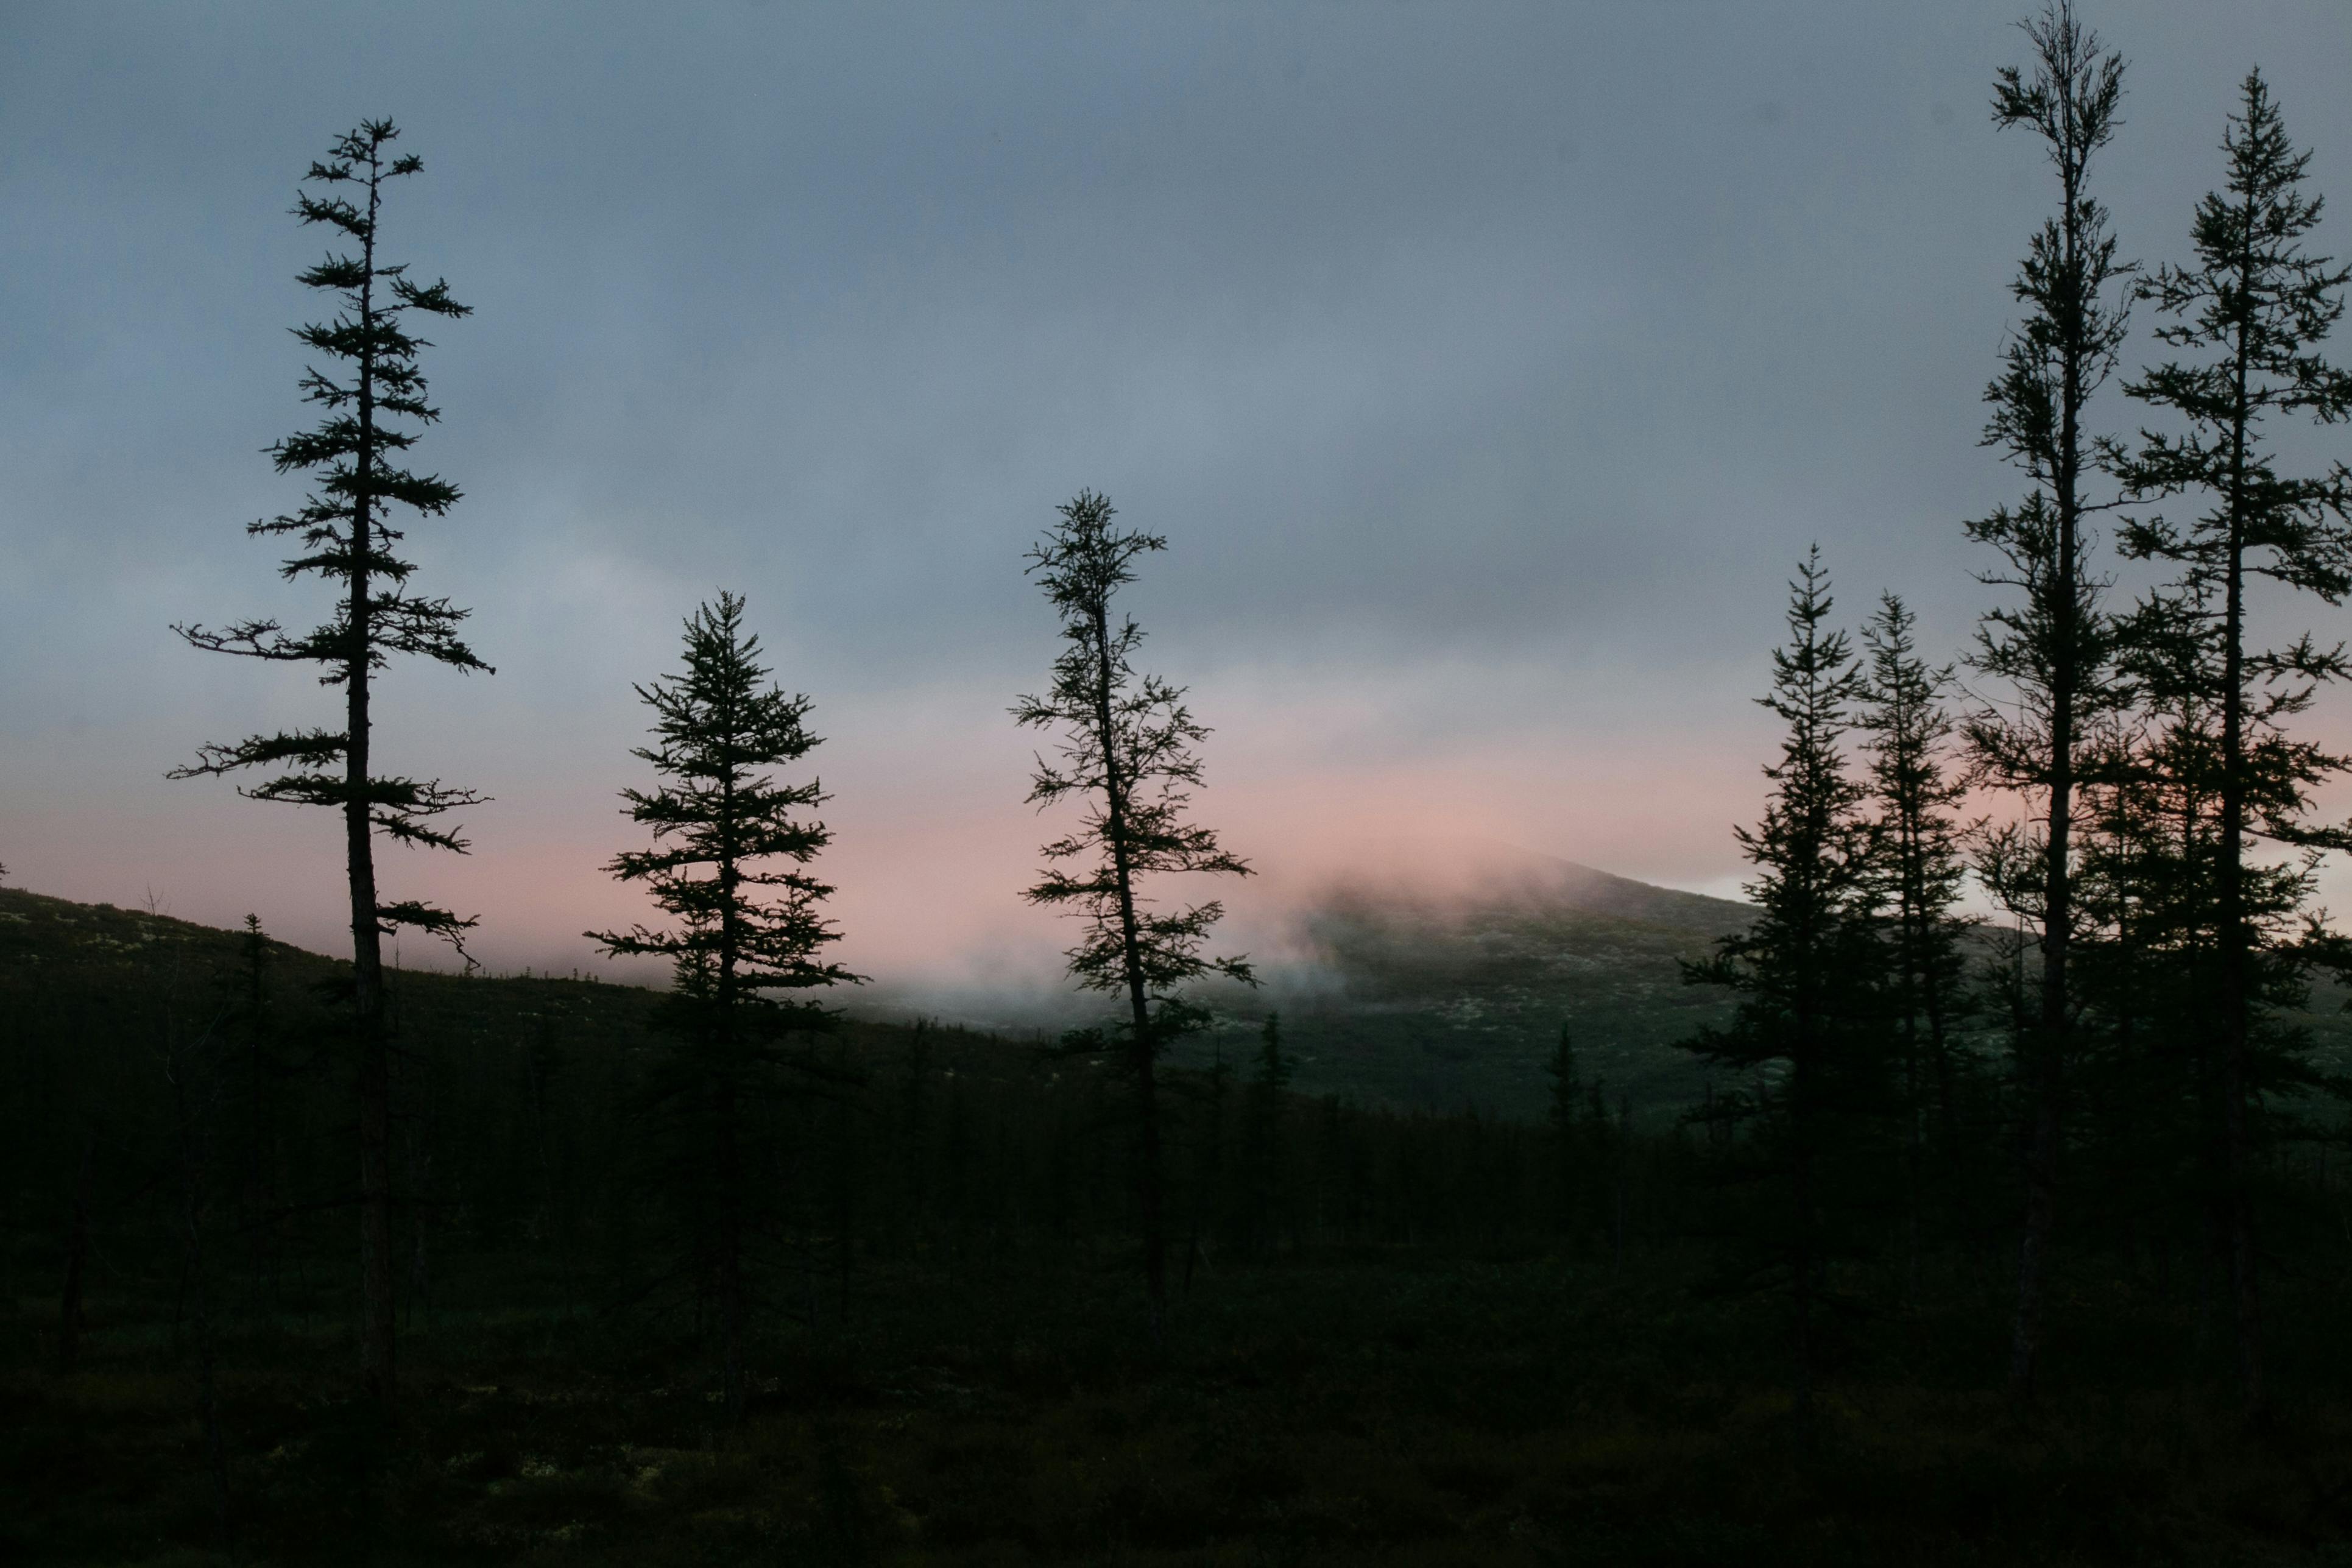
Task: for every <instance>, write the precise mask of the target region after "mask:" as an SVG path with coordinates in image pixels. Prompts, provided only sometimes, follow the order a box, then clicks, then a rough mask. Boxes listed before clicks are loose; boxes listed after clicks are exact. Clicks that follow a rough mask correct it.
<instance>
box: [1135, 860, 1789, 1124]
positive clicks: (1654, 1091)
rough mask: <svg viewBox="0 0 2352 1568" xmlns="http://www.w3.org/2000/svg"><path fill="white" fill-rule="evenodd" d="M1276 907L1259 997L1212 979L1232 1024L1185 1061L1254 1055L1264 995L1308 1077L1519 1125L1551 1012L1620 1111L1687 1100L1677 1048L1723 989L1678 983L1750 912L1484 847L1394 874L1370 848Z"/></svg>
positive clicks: (1305, 1085)
mask: <svg viewBox="0 0 2352 1568" xmlns="http://www.w3.org/2000/svg"><path fill="white" fill-rule="evenodd" d="M1288 901H1289V903H1290V914H1289V917H1288V918H1289V921H1290V931H1289V935H1290V938H1291V941H1290V943H1289V952H1288V954H1287V956H1286V957H1285V958H1283V959H1278V960H1277V961H1276V962H1275V963H1271V964H1269V965H1268V966H1267V974H1268V984H1267V985H1266V987H1265V991H1264V992H1263V993H1261V994H1257V995H1255V996H1249V995H1246V994H1237V993H1235V992H1223V993H1220V994H1219V995H1218V1000H1219V1002H1220V1003H1221V1005H1223V1006H1224V1007H1225V1008H1226V1009H1228V1010H1229V1014H1230V1015H1231V1016H1232V1020H1233V1021H1232V1022H1231V1023H1230V1024H1229V1025H1228V1026H1226V1027H1225V1028H1223V1029H1222V1030H1221V1031H1219V1032H1218V1033H1216V1034H1214V1035H1212V1036H1210V1037H1206V1038H1204V1039H1202V1040H1196V1041H1192V1042H1189V1043H1188V1044H1187V1046H1186V1047H1185V1048H1184V1049H1183V1050H1182V1051H1181V1053H1180V1054H1179V1060H1180V1061H1181V1062H1183V1063H1184V1064H1186V1065H1194V1066H1197V1065H1202V1064H1203V1063H1205V1062H1206V1061H1208V1060H1210V1059H1211V1058H1213V1057H1214V1055H1215V1054H1216V1053H1217V1052H1218V1051H1219V1050H1222V1051H1223V1053H1224V1055H1225V1057H1226V1058H1227V1059H1228V1060H1234V1059H1235V1058H1240V1057H1245V1056H1247V1055H1248V1054H1249V1053H1251V1052H1252V1051H1254V1050H1255V1038H1254V1037H1255V1020H1256V1018H1257V1017H1259V1016H1263V1014H1264V1013H1265V1010H1266V1009H1267V1008H1269V1007H1272V1008H1276V1009H1278V1010H1279V1011H1280V1012H1281V1013H1282V1015H1283V1016H1284V1020H1285V1026H1286V1038H1287V1040H1288V1042H1289V1044H1290V1046H1291V1047H1292V1048H1293V1050H1294V1051H1295V1052H1296V1053H1297V1057H1298V1060H1299V1069H1298V1077H1297V1088H1299V1089H1302V1090H1305V1091H1307V1092H1310V1093H1339V1094H1344V1095H1349V1096H1352V1097H1354V1098H1357V1099H1359V1100H1368V1101H1374V1102H1381V1103H1387V1104H1391V1105H1397V1106H1403V1107H1408V1108H1413V1109H1425V1110H1461V1109H1462V1108H1464V1107H1465V1105H1466V1106H1475V1107H1477V1108H1479V1109H1481V1110H1487V1111H1492V1112H1495V1113H1497V1114H1501V1115H1504V1116H1508V1117H1512V1118H1515V1119H1522V1120H1533V1119H1538V1118H1540V1117H1541V1116H1542V1115H1543V1114H1544V1113H1545V1110H1546V1108H1547V1106H1548V1105H1549V1096H1550V1092H1551V1083H1550V1079H1549V1078H1548V1077H1547V1076H1546V1074H1545V1073H1544V1070H1543V1068H1544V1065H1545V1063H1546V1062H1547V1061H1549V1058H1550V1056H1551V1052H1552V1048H1553V1046H1554V1045H1555V1043H1556V1042H1557V1041H1558V1039H1559V1030H1560V1026H1561V1025H1562V1024H1566V1025H1567V1026H1568V1027H1569V1029H1570V1036H1571V1038H1572V1039H1573V1040H1574V1042H1575V1046H1576V1050H1577V1055H1578V1060H1579V1066H1580V1071H1581V1073H1582V1076H1584V1077H1585V1078H1586V1079H1593V1078H1596V1077H1597V1078H1599V1079H1602V1080H1604V1082H1605V1084H1606V1092H1607V1095H1608V1098H1609V1100H1610V1102H1611V1109H1612V1112H1613V1110H1615V1106H1616V1101H1617V1100H1618V1099H1619V1097H1620V1096H1622V1097H1624V1098H1625V1099H1626V1100H1630V1102H1631V1103H1632V1105H1633V1109H1634V1110H1635V1112H1636V1114H1637V1115H1643V1116H1645V1117H1654V1116H1657V1115H1661V1114H1664V1113H1667V1112H1669V1111H1671V1110H1673V1109H1674V1108H1675V1107H1678V1106H1681V1105H1683V1104H1686V1103H1688V1102H1689V1100H1691V1099H1692V1098H1693V1097H1695V1096H1696V1094H1697V1093H1699V1092H1700V1088H1701V1084H1702V1078H1701V1075H1700V1072H1699V1070H1698V1068H1697V1067H1696V1063H1695V1062H1694V1061H1693V1060H1692V1058H1689V1057H1688V1056H1687V1055H1685V1053H1684V1052H1682V1051H1679V1050H1676V1049H1675V1048H1674V1042H1675V1041H1676V1040H1678V1039H1681V1038H1683V1037H1685V1036H1687V1035H1689V1034H1690V1033H1691V1032H1692V1031H1693V1030H1694V1029H1696V1028H1697V1027H1699V1026H1702V1025H1705V1024H1710V1023H1717V1022H1720V1021H1721V1020H1722V1019H1724V1018H1725V1017H1726V1016H1727V1013H1728V1011H1729V1003H1728V1001H1727V998H1726V997H1725V995H1724V994H1723V993H1721V992H1719V991H1717V990H1714V989H1712V988H1709V987H1705V986H1693V985H1687V984H1684V982H1683V978H1682V970H1681V963H1682V961H1684V960H1685V959H1695V958H1699V957H1702V956H1704V955H1705V954H1706V953H1707V952H1709V951H1710V950H1711V949H1712V947H1713V945H1714V942H1715V941H1716V939H1717V938H1718V937H1720V936H1723V935H1726V934H1727V933H1729V932H1732V931H1738V930H1740V929H1742V928H1743V927H1745V926H1746V924H1747V923H1748V920H1749V919H1750V917H1751V916H1752V914H1753V912H1754V911H1753V910H1750V909H1749V908H1748V906H1747V905H1745V904H1740V903H1735V902H1732V901H1731V900H1725V899H1714V898H1707V897H1706V896H1704V895H1701V894H1697V893H1686V892H1681V891H1677V890H1675V889H1670V888H1659V887H1653V886H1651V885H1650V884H1648V883H1646V882H1637V881H1634V880H1632V879H1628V878H1624V877H1616V876H1612V875H1610V874H1609V873H1608V872H1605V871H1598V870H1595V869H1593V868H1591V867H1589V866H1580V865H1577V864H1575V863H1574V862H1572V861H1568V860H1561V859H1557V858H1552V857H1549V856H1544V855H1538V854H1534V853H1531V852H1528V851H1523V850H1514V849H1510V848H1507V847H1502V846H1493V845H1472V846H1463V847H1458V848H1456V849H1455V850H1454V851H1453V852H1451V853H1449V854H1447V855H1445V856H1444V857H1442V858H1433V857H1430V856H1427V855H1421V856H1417V857H1416V858H1415V860H1414V863H1413V865H1412V867H1411V868H1397V869H1393V870H1391V869H1385V868H1382V867H1381V862H1380V860H1379V858H1377V856H1375V855H1372V854H1366V855H1364V856H1361V857H1359V858H1356V861H1355V866H1354V868H1351V869H1349V870H1346V871H1343V872H1339V873H1337V874H1334V875H1331V876H1328V877H1326V878H1324V879H1320V880H1319V881H1318V882H1317V883H1315V884H1313V885H1311V886H1310V887H1309V888H1307V889H1305V890H1304V891H1303V892H1300V891H1297V890H1294V892H1293V895H1292V897H1291V899H1290V900H1288Z"/></svg>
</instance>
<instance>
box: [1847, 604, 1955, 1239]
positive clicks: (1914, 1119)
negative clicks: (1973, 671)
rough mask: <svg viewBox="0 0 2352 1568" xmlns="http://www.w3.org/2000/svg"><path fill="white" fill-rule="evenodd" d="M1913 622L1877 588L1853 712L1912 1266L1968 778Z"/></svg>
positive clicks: (1947, 1089)
mask: <svg viewBox="0 0 2352 1568" xmlns="http://www.w3.org/2000/svg"><path fill="white" fill-rule="evenodd" d="M1916 624H1917V618H1916V616H1913V614H1912V613H1911V610H1910V608H1909V606H1907V605H1905V604H1904V603H1903V601H1902V600H1901V599H1899V598H1897V597H1896V596H1895V595H1892V594H1888V595H1884V596H1883V597H1882V598H1881V599H1880V601H1879V607H1878V613H1877V614H1876V615H1875V616H1872V617H1871V619H1870V621H1869V622H1868V623H1867V624H1866V625H1865V626H1864V627H1863V633H1862V639H1863V647H1864V649H1865V650H1866V651H1867V653H1868V654H1869V658H1870V662H1869V665H1868V668H1867V669H1866V671H1865V672H1864V683H1863V687H1862V689H1861V697H1862V706H1861V708H1860V710H1858V712H1857V715H1856V723H1857V725H1858V726H1859V727H1860V728H1861V730H1862V731H1864V733H1865V734H1866V735H1867V737H1868V739H1867V740H1866V741H1865V742H1864V750H1865V752H1867V754H1868V757H1869V770H1868V784H1867V789H1868V793H1869V800H1870V805H1871V806H1872V808H1873V810H1874V813H1875V818H1876V820H1875V823H1874V826H1875V828H1876V833H1877V844H1876V858H1877V872H1878V876H1879V878H1880V881H1881V887H1880V892H1879V897H1880V900H1881V901H1882V903H1883V905H1884V907H1885V910H1886V913H1887V915H1888V918H1889V920H1890V921H1891V922H1892V924H1891V928H1890V930H1889V931H1888V941H1889V944H1890V946H1891V947H1892V948H1893V950H1894V951H1893V952H1892V954H1891V957H1890V961H1889V963H1888V968H1889V970H1890V973H1889V977H1888V978H1889V985H1890V994H1889V997H1888V1003H1889V1005H1890V1007H1891V1009H1892V1013H1893V1017H1894V1021H1895V1031H1896V1037H1897V1038H1898V1040H1899V1041H1900V1044H1901V1048H1902V1057H1903V1101H1904V1121H1905V1128H1904V1143H1905V1154H1906V1161H1905V1163H1906V1167H1907V1170H1906V1185H1907V1188H1908V1191H1909V1198H1910V1208H1911V1214H1910V1226H1911V1252H1912V1263H1911V1266H1912V1268H1914V1270H1915V1271H1916V1268H1917V1261H1918V1248H1919V1245H1920V1237H1919V1229H1920V1225H1921V1215H1920V1205H1921V1203H1922V1202H1923V1197H1922V1189H1923V1187H1924V1186H1925V1184H1926V1180H1927V1173H1926V1171H1925V1169H1924V1166H1925V1163H1926V1145H1927V1140H1928V1123H1929V1121H1930V1120H1931V1118H1932V1121H1933V1125H1934V1130H1935V1132H1934V1136H1935V1142H1936V1143H1937V1147H1938V1148H1939V1149H1940V1151H1941V1152H1942V1153H1943V1156H1944V1157H1945V1159H1946V1160H1949V1159H1950V1157H1951V1156H1952V1155H1953V1153H1954V1152H1956V1150H1957V1147H1958V1136H1959V1135H1958V1106H1957V1098H1958V1090H1957V1085H1956V1083H1955V1079H1956V1076H1957V1072H1956V1064H1955V1062H1954V1060H1953V1041H1952V1034H1953V1029H1954V1026H1955V1024H1956V1023H1957V1021H1958V1015H1959V1012H1960V1010H1961V999H1962V986H1963V981H1964V977H1965V972H1966V968H1967V961H1966V957H1965V955H1964V952H1963V950H1962V947H1961V943H1962V942H1963V941H1964V940H1965V936H1966V933H1967V931H1968V930H1969V926H1970V925H1971V924H1972V923H1973V922H1971V921H1968V920H1967V919H1965V918H1963V917H1961V916H1958V915H1957V914H1955V913H1954V910H1955V908H1956V907H1957V905H1958V902H1959V897H1960V889H1961V885H1962V883H1963V882H1964V881H1965V879H1966V878H1967V875H1968V868H1967V864H1966V858H1965V856H1964V855H1963V853H1962V838H1963V834H1964V831H1965V829H1964V826H1963V825H1962V824H1961V822H1960V821H1959V820H1958V817H1957V816H1955V815H1954V814H1955V812H1956V811H1957V810H1958V806H1959V804H1960V802H1961V800H1962V799H1963V798H1964V797H1965V796H1966V795H1967V794H1968V784H1967V780H1966V779H1965V778H1964V777H1963V776H1961V775H1960V774H1958V773H1957V772H1955V771H1954V770H1953V768H1952V767H1951V765H1950V763H1951V751H1952V744H1953V741H1954V735H1955V726H1954V724H1953V722H1952V720H1951V717H1950V715H1949V714H1948V712H1947V711H1946V710H1945V707H1944V701H1945V698H1946V696H1947V695H1948V692H1949V691H1950V689H1951V683H1952V668H1951V667H1950V666H1949V665H1945V666H1942V667H1940V668H1939V667H1934V666H1930V665H1929V664H1928V663H1927V660H1926V659H1924V658H1921V657H1920V656H1919V651H1918V647H1917V643H1916V637H1915V636H1914V632H1915V628H1916Z"/></svg>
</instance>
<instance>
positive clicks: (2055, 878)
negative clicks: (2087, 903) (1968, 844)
mask: <svg viewBox="0 0 2352 1568" xmlns="http://www.w3.org/2000/svg"><path fill="white" fill-rule="evenodd" d="M2061 151H2062V154H2063V155H2062V158H2061V160H2060V165H2061V168H2062V171H2063V199H2064V216H2063V220H2062V222H2061V225H2060V227H2061V232H2062V236H2063V238H2062V246H2063V258H2062V259H2061V263H2060V265H2061V267H2062V268H2063V275H2064V276H2065V277H2066V278H2068V279H2075V280H2079V279H2081V278H2082V276H2083V235H2082V232H2081V223H2080V216H2079V215H2080V210H2081V196H2082V169H2081V165H2080V163H2079V162H2078V161H2077V156H2076V150H2075V149H2074V147H2072V146H2067V147H2063V148H2062V150H2061ZM2088 304H2089V301H2088V300H2084V299H2081V298H2073V299H2069V300H2065V301H2064V302H2063V307H2062V310H2061V313H2060V321H2059V331H2060V333H2061V337H2062V342H2061V343H2060V345H2059V349H2058V353H2059V357H2060V360H2061V362H2062V364H2063V371H2062V384H2061V387H2060V391H2059V428H2058V445H2057V450H2056V451H2055V452H2054V453H2053V454H2052V462H2051V467H2050V475H2049V478H2050V486H2051V489H2052V491H2053V500H2054V501H2055V504H2056V507H2057V512H2058V550H2057V560H2056V562H2055V563H2054V568H2055V574H2056V581H2055V583H2054V584H2053V586H2052V591H2051V593H2050V595H2049V602H2050V607H2051V611H2052V615H2051V617H2050V618H2051V634H2050V635H2051V637H2052V639H2053V645H2054V646H2053V658H2051V660H2050V812H2049V817H2048V824H2047V829H2046V833H2045V843H2046V847H2047V852H2048V860H2047V863H2046V865H2045V866H2044V868H2043V882H2042V1005H2041V1012H2040V1018H2039V1021H2038V1026H2037V1027H2036V1028H2035V1030H2034V1031H2033V1037H2032V1062H2031V1068H2030V1072H2029V1084H2028V1092H2029V1094H2030V1097H2031V1100H2032V1126H2031V1131H2029V1132H2028V1134H2027V1137H2026V1145H2025V1225H2024V1235H2023V1237H2022V1238H2021V1242H2020V1244H2019V1247H2018V1268H2017V1312H2016V1317H2015V1320H2014V1322H2013V1325H2012V1329H2011V1338H2010V1360H2009V1389H2010V1393H2011V1395H2012V1396H2013V1397H2015V1398H2018V1399H2030V1398H2031V1397H2032V1394H2033V1374H2034V1371H2035V1363H2036V1360H2037V1358H2038V1356H2039V1355H2040V1352H2041V1349H2042V1310H2043V1298H2044V1295H2045V1293H2046V1290H2047V1288H2048V1275H2049V1267H2050V1264H2049V1251H2050V1236H2051V1232H2052V1230H2053V1228H2054V1226H2055V1224H2056V1220H2057V1212H2058V1208H2057V1199H2058V1156H2059V1151H2060V1148H2061V1146H2062V1144H2063V1141H2064V1137H2065V1125H2064V1117H2065V1100H2064V1095H2065V1070H2066V1056H2067V1052H2068V1048H2069V1044H2070V1042H2069V1039H2068V1036H2069V1033H2070V1030H2071V1025H2072V1013H2071V1010H2070V1006H2069V997H2068V994H2067V972H2066V971H2067V963H2066V961H2067V959H2068V957H2069V956H2070V951H2071V948H2072V945H2073V939H2074V784H2075V779H2074V745H2075V733H2074V721H2075V711H2074V710H2075V705H2076V703H2077V701H2078V700H2079V698H2080V689H2081V677H2082V673H2083V672H2082V671H2081V670H2080V669H2079V668H2077V661H2078V659H2079V658H2080V639H2081V633H2082V627H2081V625H2080V620H2079V616H2078V612H2079V611H2080V609H2081V607H2082V605H2081V600H2080V596H2079V594H2078V591H2077V588H2076V584H2075V579H2076V575H2077V573H2078V571H2079V560H2080V556H2079V551H2080V544H2081V541H2080V538H2079V531H2080V528H2081V518H2082V506H2081V493H2080V490H2079V488H2078V487H2079V485H2080V481H2081V478H2082V405H2083V399H2084V387H2083V370H2084V365H2083V360H2084V355H2085V353H2088V345H2087V344H2086V342H2085V341H2084V338H2085V332H2084V310H2085V309H2086V308H2087V306H2088Z"/></svg>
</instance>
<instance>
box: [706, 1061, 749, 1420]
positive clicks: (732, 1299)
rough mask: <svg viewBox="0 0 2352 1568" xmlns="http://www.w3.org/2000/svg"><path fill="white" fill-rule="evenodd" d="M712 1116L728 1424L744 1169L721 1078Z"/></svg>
mask: <svg viewBox="0 0 2352 1568" xmlns="http://www.w3.org/2000/svg"><path fill="white" fill-rule="evenodd" d="M711 1112H712V1119H713V1120H714V1121H716V1122H717V1123H718V1125H717V1126H716V1127H714V1128H713V1129H712V1133H713V1136H714V1141H715V1142H716V1145H717V1146H716V1147H715V1148H714V1149H713V1150H712V1151H711V1152H712V1154H713V1156H714V1162H715V1164H716V1166H717V1172H716V1173H717V1175H718V1177H719V1191H718V1193H717V1194H716V1195H717V1198H718V1204H717V1208H718V1211H719V1212H718V1213H717V1214H716V1215H713V1216H712V1217H713V1219H714V1221H715V1223H716V1226H717V1230H718V1234H717V1236H716V1237H714V1238H713V1239H714V1241H715V1242H716V1243H717V1248H716V1250H717V1253H718V1257H717V1258H716V1259H715V1261H716V1262H717V1264H718V1269H717V1273H718V1277H719V1278H718V1281H717V1283H718V1287H719V1404H720V1405H721V1406H722V1407H723V1408H724V1409H725V1410H726V1412H727V1418H728V1420H730V1421H735V1420H739V1419H740V1418H741V1416H742V1414H743V1328H744V1318H745V1311H744V1300H743V1294H744V1290H743V1283H744V1282H743V1225H742V1215H741V1213H740V1208H739V1206H738V1205H740V1204H741V1202H742V1196H743V1170H742V1151H741V1149H740V1146H739V1145H738V1143H737V1141H736V1136H735V1131H736V1130H735V1094H734V1089H733V1086H732V1085H730V1083H728V1082H727V1080H726V1079H725V1077H724V1076H723V1075H722V1076H721V1077H720V1078H719V1081H718V1082H716V1083H714V1084H713V1085H712V1086H711Z"/></svg>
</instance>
